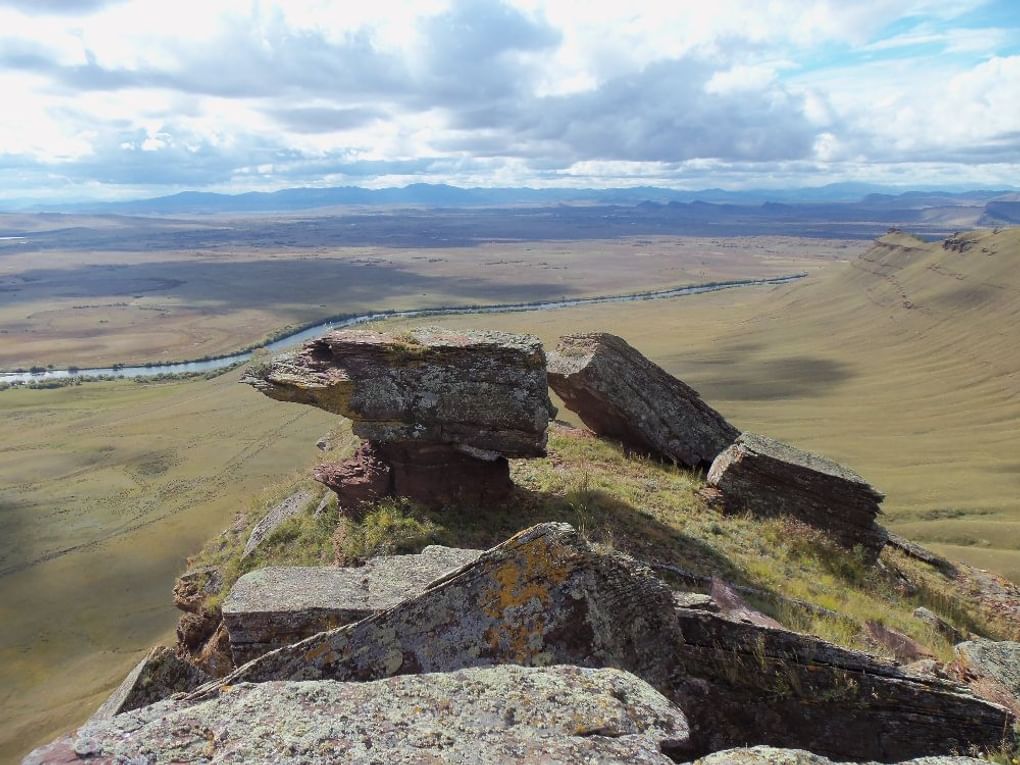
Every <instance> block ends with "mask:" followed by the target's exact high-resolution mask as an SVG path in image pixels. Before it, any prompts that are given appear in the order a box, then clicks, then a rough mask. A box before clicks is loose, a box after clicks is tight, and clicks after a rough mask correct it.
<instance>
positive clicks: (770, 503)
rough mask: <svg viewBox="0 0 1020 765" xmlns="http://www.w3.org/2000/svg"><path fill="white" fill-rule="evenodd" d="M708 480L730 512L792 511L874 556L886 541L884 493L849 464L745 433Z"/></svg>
mask: <svg viewBox="0 0 1020 765" xmlns="http://www.w3.org/2000/svg"><path fill="white" fill-rule="evenodd" d="M708 484H709V486H710V487H712V488H714V489H717V490H718V491H719V492H720V493H721V496H722V503H723V506H724V507H725V508H726V509H727V510H730V511H735V512H744V511H747V512H750V513H753V514H754V515H758V516H775V515H790V516H793V517H795V518H798V519H799V520H801V521H803V522H804V523H806V524H808V525H810V526H814V527H815V528H819V529H822V530H824V531H826V532H827V533H828V534H829V535H830V536H831V537H832V538H833V539H834V540H835V541H836V542H838V543H839V544H841V545H843V546H845V547H848V548H853V547H856V546H858V545H859V546H860V547H861V548H862V550H863V551H864V553H865V555H866V556H867V558H868V559H870V560H874V559H876V558H877V557H878V555H879V553H881V551H882V548H883V547H884V546H885V544H886V541H887V535H886V531H885V529H883V528H882V527H881V526H879V525H878V523H877V522H876V518H877V517H878V514H879V513H880V512H881V509H880V507H879V504H880V503H881V502H882V500H883V499H884V498H885V497H884V495H883V494H882V493H881V492H879V491H877V490H876V489H875V488H873V487H872V486H871V485H870V484H869V483H868V482H867V481H865V480H864V479H863V478H861V477H860V476H859V475H857V473H855V472H854V471H852V470H850V469H849V468H846V467H843V466H842V465H839V464H837V463H835V462H833V461H832V460H828V459H826V458H824V457H819V456H818V455H816V454H810V453H808V452H805V451H801V450H800V449H796V448H794V447H792V446H789V445H788V444H784V443H781V442H779V441H776V440H774V439H771V438H768V437H767V436H759V435H755V434H753V433H742V434H741V435H740V438H738V439H737V440H736V442H734V443H733V445H731V446H730V447H728V448H727V449H726V450H725V451H724V452H722V454H720V455H719V456H718V457H716V459H715V462H713V463H712V467H711V469H710V470H709V471H708Z"/></svg>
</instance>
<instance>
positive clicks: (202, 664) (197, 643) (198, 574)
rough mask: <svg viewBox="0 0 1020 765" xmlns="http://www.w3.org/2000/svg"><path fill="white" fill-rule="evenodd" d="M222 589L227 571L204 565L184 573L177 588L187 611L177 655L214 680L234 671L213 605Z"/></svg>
mask: <svg viewBox="0 0 1020 765" xmlns="http://www.w3.org/2000/svg"><path fill="white" fill-rule="evenodd" d="M239 531H240V529H232V530H230V531H229V532H225V533H239ZM222 587H223V572H222V571H221V570H220V569H219V568H217V567H215V566H203V567H200V568H196V569H191V570H190V571H188V572H186V573H184V574H182V575H181V576H180V577H179V578H178V579H177V581H176V582H175V583H174V588H173V597H174V605H175V606H176V607H177V608H179V609H180V610H181V611H183V612H184V613H183V614H181V617H180V619H179V620H178V622H177V653H178V655H179V656H181V657H182V658H184V659H186V660H187V661H188V662H190V663H191V664H192V665H193V666H195V667H196V668H197V669H199V670H201V671H202V672H205V673H208V674H210V675H212V676H213V677H223V675H225V674H227V673H228V672H230V671H231V670H233V669H234V661H233V659H232V658H231V655H230V644H229V642H228V641H227V640H226V630H225V628H224V627H223V620H222V618H221V616H220V610H219V608H217V607H210V606H209V603H210V599H211V598H213V597H215V596H216V595H218V594H219V592H220V590H221V589H222Z"/></svg>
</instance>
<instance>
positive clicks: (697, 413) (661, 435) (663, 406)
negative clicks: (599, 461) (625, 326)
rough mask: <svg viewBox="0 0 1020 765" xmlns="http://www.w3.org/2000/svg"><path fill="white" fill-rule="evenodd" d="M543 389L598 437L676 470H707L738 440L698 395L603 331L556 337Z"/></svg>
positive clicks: (624, 342) (726, 423)
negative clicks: (549, 390)
mask: <svg viewBox="0 0 1020 765" xmlns="http://www.w3.org/2000/svg"><path fill="white" fill-rule="evenodd" d="M549 384H550V385H551V386H552V389H553V390H554V391H556V393H557V394H558V395H559V396H560V398H562V399H563V403H564V404H565V405H566V406H567V408H568V409H570V410H571V411H572V412H575V413H577V416H578V417H580V418H581V420H582V421H583V422H584V424H585V425H587V426H588V427H589V428H591V429H592V430H593V431H594V432H596V433H598V434H599V435H600V436H607V437H609V438H614V439H616V440H618V441H620V442H622V443H623V444H624V445H625V446H626V447H628V448H629V449H631V450H633V451H635V452H639V453H641V454H649V455H653V456H655V457H657V458H659V459H663V460H666V461H669V462H675V463H677V464H680V465H686V466H688V467H705V468H707V467H708V466H709V465H710V464H711V463H712V460H713V459H715V457H716V455H718V454H719V452H721V451H722V450H723V449H725V448H726V447H727V446H729V445H730V444H731V443H733V441H734V439H736V437H737V436H738V435H739V431H738V430H737V429H736V428H734V427H733V426H732V425H730V424H729V423H728V422H726V420H725V419H724V418H723V417H722V415H721V414H719V413H718V412H717V411H715V410H714V409H713V408H712V407H710V406H709V405H708V404H706V403H705V402H704V401H702V400H701V396H699V395H698V392H697V391H696V390H694V389H693V388H691V387H690V386H688V385H686V384H684V383H683V382H681V381H680V380H678V379H676V378H675V377H673V376H672V375H670V374H669V373H667V372H666V371H665V370H663V369H662V368H661V367H659V366H656V365H655V364H653V363H652V362H651V361H649V360H648V359H646V358H645V357H644V356H642V355H641V354H640V353H639V352H638V351H637V350H635V349H634V348H632V347H631V346H630V345H629V344H628V343H627V342H626V341H625V340H623V339H622V338H619V337H616V336H615V335H610V334H606V333H604V332H602V333H592V334H580V335H567V336H566V337H561V338H560V341H559V343H558V344H557V346H556V350H555V352H552V353H550V354H549Z"/></svg>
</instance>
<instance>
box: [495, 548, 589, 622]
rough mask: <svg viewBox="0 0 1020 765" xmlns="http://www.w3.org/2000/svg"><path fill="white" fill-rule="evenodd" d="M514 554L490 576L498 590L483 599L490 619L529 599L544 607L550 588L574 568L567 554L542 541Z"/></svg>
mask: <svg viewBox="0 0 1020 765" xmlns="http://www.w3.org/2000/svg"><path fill="white" fill-rule="evenodd" d="M517 552H518V554H517V556H516V557H515V558H514V559H512V560H507V561H506V562H504V563H503V564H502V565H501V566H500V567H499V568H497V569H496V570H495V571H494V572H493V579H495V580H496V582H498V586H497V587H496V588H495V589H494V590H493V591H492V592H490V593H489V597H487V598H486V600H487V601H488V603H489V605H488V606H486V609H485V610H486V613H487V614H488V615H489V616H491V617H493V618H499V617H500V615H501V614H502V613H503V612H505V611H506V610H507V609H508V608H513V607H515V606H522V605H524V604H525V603H528V602H529V601H530V600H532V599H533V598H537V599H538V600H539V601H541V602H542V603H548V602H549V594H550V590H551V588H552V587H555V586H556V585H559V584H562V583H563V582H564V581H565V580H566V578H567V577H568V576H569V575H570V572H571V571H572V570H573V568H574V567H573V565H571V564H572V561H571V555H570V553H569V551H568V550H565V549H564V548H563V547H562V546H560V545H550V544H548V543H547V542H546V540H535V541H533V542H530V543H528V544H526V545H524V546H522V547H521V548H520V549H519V550H518V551H517Z"/></svg>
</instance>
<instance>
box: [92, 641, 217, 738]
mask: <svg viewBox="0 0 1020 765" xmlns="http://www.w3.org/2000/svg"><path fill="white" fill-rule="evenodd" d="M209 679H210V676H209V675H207V674H206V673H205V672H202V671H201V670H199V669H196V668H195V667H193V666H191V665H190V664H188V662H186V661H183V660H182V659H180V658H178V657H177V656H176V655H175V654H174V651H173V649H172V648H168V647H167V646H162V645H158V646H156V647H155V648H153V649H152V650H151V651H149V654H148V655H147V656H146V657H145V658H144V659H142V660H141V661H140V662H138V664H137V665H136V666H135V668H134V669H133V670H131V672H129V673H128V676H127V677H125V678H124V681H123V682H122V683H121V684H120V685H119V686H117V690H115V691H114V692H113V693H112V694H110V697H109V698H108V699H107V700H106V701H104V702H103V704H102V705H101V706H100V707H99V709H97V710H96V713H95V714H94V715H93V716H92V719H93V720H106V719H109V718H111V717H113V716H114V715H119V714H120V713H121V712H128V711H130V710H132V709H138V708H140V707H145V706H148V705H149V704H155V703H156V702H157V701H162V700H163V699H165V698H168V697H170V696H171V695H173V694H175V693H184V692H186V691H193V690H194V689H195V688H197V687H198V686H200V685H201V684H202V683H204V682H206V681H208V680H209Z"/></svg>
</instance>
